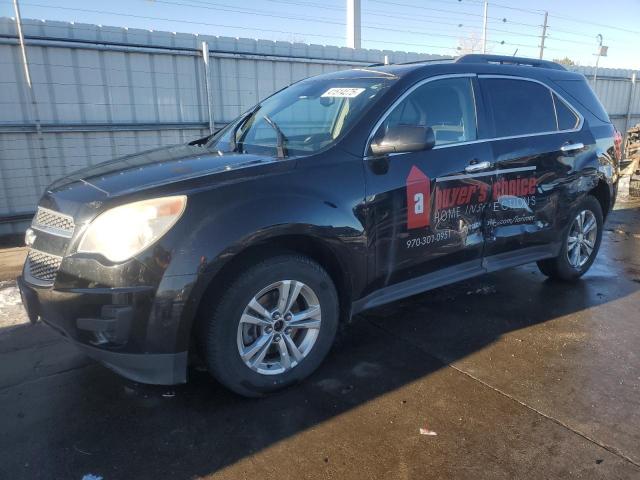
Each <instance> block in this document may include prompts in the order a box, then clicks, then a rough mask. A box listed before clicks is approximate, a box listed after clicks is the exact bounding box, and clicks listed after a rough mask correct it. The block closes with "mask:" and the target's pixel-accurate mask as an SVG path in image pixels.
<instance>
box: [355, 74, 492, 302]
mask: <svg viewBox="0 0 640 480" xmlns="http://www.w3.org/2000/svg"><path fill="white" fill-rule="evenodd" d="M475 82H476V78H475V76H474V75H456V76H449V77H445V78H436V79H429V80H426V81H423V82H421V83H419V84H418V85H416V86H414V87H413V88H412V89H410V90H409V92H407V93H405V94H404V95H403V97H401V99H400V100H399V102H397V104H396V105H395V106H394V107H392V108H391V109H390V111H389V113H388V114H387V116H386V117H383V120H382V121H381V122H380V124H379V127H378V128H377V130H376V132H375V134H374V135H373V138H372V141H373V142H375V141H376V139H380V138H382V137H383V136H384V133H385V132H386V131H387V130H388V129H389V128H390V127H397V126H400V125H414V126H415V125H421V126H428V127H431V128H432V129H433V131H434V135H435V139H436V144H435V147H433V148H432V149H430V150H426V151H420V152H411V153H400V154H391V155H388V156H383V157H373V156H369V157H367V158H366V159H365V178H366V193H367V207H368V208H367V210H368V217H367V232H368V236H369V248H370V252H371V253H372V255H370V259H371V260H370V265H369V271H370V272H371V275H370V280H371V284H370V288H371V290H379V289H383V288H384V287H392V288H393V287H394V286H395V288H396V289H402V288H405V287H403V282H405V281H407V280H412V282H407V283H406V284H405V285H406V288H409V289H411V288H413V286H416V285H417V283H416V282H415V279H416V278H420V279H422V280H423V281H424V280H428V279H429V278H431V279H432V280H434V281H431V282H430V283H429V282H428V281H427V283H425V284H424V285H422V287H419V286H418V287H416V291H419V290H420V289H426V288H430V287H434V286H437V285H438V284H442V283H447V282H446V281H442V280H443V279H444V278H445V277H446V278H448V279H449V281H451V280H453V279H458V278H463V277H468V276H471V275H475V274H477V273H479V271H480V270H481V262H482V253H483V244H484V234H483V215H484V211H485V207H486V205H487V202H488V200H489V198H490V195H491V180H492V176H491V174H490V171H491V166H492V152H491V145H490V143H489V142H477V143H476V142H474V141H475V140H476V139H477V121H476V118H477V116H476V111H475V105H476V102H475V101H474V97H473V95H474V93H473V92H474V83H475ZM443 269H446V270H445V271H444V272H445V273H443ZM439 274H440V276H442V279H440V280H438V279H437V278H436V277H438V276H439ZM452 275H453V277H452ZM456 275H457V276H456ZM434 282H435V283H434ZM418 283H419V282H418ZM423 283H424V282H423ZM407 293H409V291H405V292H404V294H402V292H400V293H399V294H397V295H396V296H397V297H401V296H405V294H407ZM392 296H393V295H392ZM387 300H388V299H387Z"/></svg>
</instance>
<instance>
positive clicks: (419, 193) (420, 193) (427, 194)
mask: <svg viewBox="0 0 640 480" xmlns="http://www.w3.org/2000/svg"><path fill="white" fill-rule="evenodd" d="M430 212H431V181H430V180H429V177H427V176H426V175H425V174H424V173H423V172H422V170H420V169H419V168H418V167H416V166H415V165H414V166H413V167H411V171H410V172H409V176H408V177H407V229H409V230H411V229H413V228H423V227H428V226H429V215H430Z"/></svg>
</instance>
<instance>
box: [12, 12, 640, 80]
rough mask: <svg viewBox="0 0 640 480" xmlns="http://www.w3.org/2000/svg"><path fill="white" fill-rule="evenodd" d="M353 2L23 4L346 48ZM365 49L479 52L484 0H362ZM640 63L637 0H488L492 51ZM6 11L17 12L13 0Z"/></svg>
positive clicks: (169, 27)
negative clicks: (601, 48)
mask: <svg viewBox="0 0 640 480" xmlns="http://www.w3.org/2000/svg"><path fill="white" fill-rule="evenodd" d="M346 1H347V0H243V1H241V2H238V1H236V0H110V1H108V2H105V1H95V0H19V3H20V9H21V13H22V17H23V18H35V19H45V20H59V21H74V22H81V23H94V24H99V25H110V26H118V27H129V28H144V29H149V30H164V31H171V32H184V33H200V34H207V35H220V36H230V37H245V38H260V39H267V40H285V41H295V42H302V43H312V44H321V45H337V46H345V44H346V21H345V20H346V10H345V4H346ZM361 4H362V47H363V48H375V49H381V50H400V51H406V52H420V53H432V54H440V55H451V56H454V55H457V54H458V53H459V51H460V50H459V49H458V47H462V48H464V49H466V51H470V50H471V49H477V48H480V38H481V36H482V11H483V2H482V1H481V0H361ZM545 10H546V11H548V22H547V24H548V28H547V34H548V36H547V37H546V39H545V50H544V58H545V59H548V60H553V59H561V58H564V57H569V58H570V59H571V60H573V61H574V62H576V63H577V64H579V65H585V66H587V65H594V64H595V61H596V55H595V54H596V52H597V51H598V39H597V35H598V34H600V35H602V38H603V45H605V46H608V47H609V48H608V55H607V56H606V57H602V58H601V59H600V67H609V68H628V69H640V0H611V1H602V0H598V1H595V0H538V1H536V2H531V1H524V0H500V1H496V2H492V1H489V7H488V27H487V28H488V29H487V51H488V53H495V54H503V55H513V54H514V53H516V54H517V55H518V56H529V57H536V58H537V57H538V55H539V51H540V48H539V45H540V36H541V34H542V24H543V20H544V11H545ZM0 16H7V17H13V16H14V14H13V7H12V3H11V0H0Z"/></svg>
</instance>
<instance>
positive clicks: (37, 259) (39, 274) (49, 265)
mask: <svg viewBox="0 0 640 480" xmlns="http://www.w3.org/2000/svg"><path fill="white" fill-rule="evenodd" d="M60 263H62V257H56V256H55V255H50V254H48V253H44V252H41V251H39V250H34V249H31V250H29V254H28V255H27V266H28V268H29V273H30V274H31V276H32V277H33V278H36V279H38V280H42V281H45V282H53V281H54V280H55V279H56V273H57V272H58V269H59V268H60Z"/></svg>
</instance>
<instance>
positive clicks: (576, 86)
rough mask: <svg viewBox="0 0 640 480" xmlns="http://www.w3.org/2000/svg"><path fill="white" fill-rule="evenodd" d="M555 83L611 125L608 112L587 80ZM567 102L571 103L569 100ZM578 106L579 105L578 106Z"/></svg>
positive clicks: (557, 81)
mask: <svg viewBox="0 0 640 480" xmlns="http://www.w3.org/2000/svg"><path fill="white" fill-rule="evenodd" d="M554 82H555V83H556V84H557V85H558V86H559V87H560V88H562V89H563V90H564V91H565V92H566V93H568V94H569V96H571V97H573V98H574V99H575V100H577V101H578V103H580V104H581V105H582V106H583V107H584V108H586V109H587V110H589V111H590V112H591V113H592V114H593V115H595V116H596V117H597V118H598V120H602V121H603V122H607V123H611V120H609V115H608V114H607V111H606V110H605V109H604V107H603V106H602V103H600V100H598V97H597V96H596V94H595V93H594V92H593V90H591V87H590V86H589V84H588V83H587V81H586V80H585V79H581V80H554ZM567 100H569V101H570V99H569V98H567ZM576 106H577V105H576Z"/></svg>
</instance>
